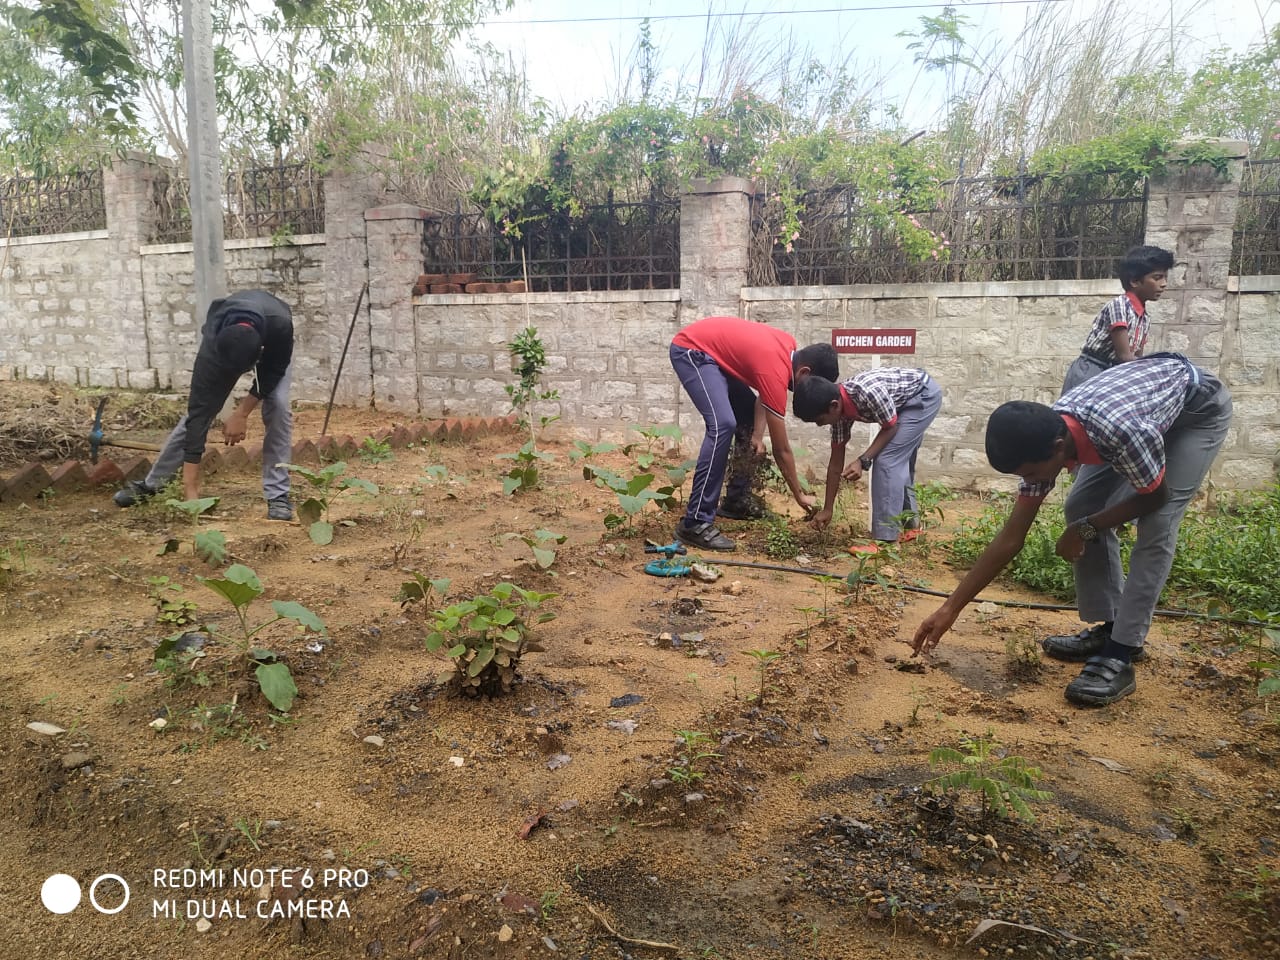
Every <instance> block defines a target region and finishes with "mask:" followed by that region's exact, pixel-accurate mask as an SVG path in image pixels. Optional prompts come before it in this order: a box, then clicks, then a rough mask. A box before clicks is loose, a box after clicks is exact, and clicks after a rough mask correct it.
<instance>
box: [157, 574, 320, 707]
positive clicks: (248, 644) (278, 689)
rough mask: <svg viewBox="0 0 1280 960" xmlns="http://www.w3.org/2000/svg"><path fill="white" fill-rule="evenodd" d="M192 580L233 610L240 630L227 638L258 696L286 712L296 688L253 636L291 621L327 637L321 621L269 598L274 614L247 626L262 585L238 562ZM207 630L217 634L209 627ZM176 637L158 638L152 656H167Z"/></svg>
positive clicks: (285, 670) (300, 607)
mask: <svg viewBox="0 0 1280 960" xmlns="http://www.w3.org/2000/svg"><path fill="white" fill-rule="evenodd" d="M196 579H197V580H199V581H200V582H201V583H203V584H204V585H205V586H206V587H208V588H209V589H210V590H212V591H213V592H214V593H216V594H218V595H219V596H222V597H223V598H225V599H226V600H227V601H228V602H229V603H230V604H231V606H232V607H233V608H234V609H235V612H236V619H237V620H238V622H239V627H240V632H239V635H238V636H230V637H228V638H227V639H229V640H230V641H231V642H232V643H233V644H234V646H235V647H236V648H237V649H238V650H239V653H240V656H241V657H242V658H243V659H244V660H245V661H247V662H248V663H250V664H253V665H254V678H255V679H256V680H257V681H258V686H259V688H260V689H261V690H262V695H263V696H264V697H266V698H267V700H268V702H270V704H271V705H272V706H273V707H275V708H276V709H277V710H279V711H280V712H281V713H286V712H288V710H289V708H290V707H292V706H293V700H294V698H295V697H296V696H297V695H298V687H297V684H295V683H294V680H293V675H292V674H291V673H290V672H289V667H288V665H287V664H285V663H283V662H282V661H281V660H280V658H279V657H278V656H277V655H276V654H275V653H274V652H273V651H271V650H267V649H264V648H262V647H255V646H253V638H254V637H256V636H257V635H258V634H259V633H261V632H262V631H263V630H265V629H266V628H267V627H269V626H271V625H272V624H275V623H279V622H280V621H282V620H288V621H292V622H294V623H296V624H297V625H298V626H299V627H300V628H301V629H302V630H304V631H312V632H314V633H317V634H319V635H320V636H322V637H327V636H328V630H327V629H326V627H325V625H324V621H323V620H321V619H320V618H319V617H318V616H316V615H315V614H314V613H312V612H311V611H310V610H308V609H307V608H306V607H304V606H303V605H302V604H300V603H296V602H294V601H292V600H273V601H271V609H272V610H274V611H275V613H276V615H275V616H274V617H272V618H271V619H270V620H265V621H263V622H262V623H259V624H258V625H257V626H250V624H249V619H248V614H249V607H250V605H251V604H252V603H253V601H254V600H256V599H257V598H258V597H260V596H262V593H263V586H262V582H261V581H260V580H259V579H258V575H257V574H256V573H254V572H253V570H251V569H250V568H248V567H246V566H245V565H244V564H241V563H233V564H232V565H231V566H229V567H228V568H227V569H226V571H225V572H224V573H223V575H222V576H220V577H197V578H196ZM209 632H210V633H213V634H214V636H218V634H216V633H214V631H212V630H210V631H209ZM180 639H181V634H178V635H175V636H172V637H169V638H167V639H165V640H163V641H161V642H160V645H159V646H158V647H156V653H155V656H156V659H157V660H158V659H160V658H161V657H168V656H169V655H170V654H171V653H172V651H173V649H174V647H175V646H176V645H177V643H178V641H179V640H180Z"/></svg>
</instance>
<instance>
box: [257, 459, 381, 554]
mask: <svg viewBox="0 0 1280 960" xmlns="http://www.w3.org/2000/svg"><path fill="white" fill-rule="evenodd" d="M278 466H281V467H284V468H285V469H286V470H288V471H290V472H291V473H296V474H297V475H298V476H300V477H302V479H304V480H306V481H307V483H309V484H310V485H311V488H312V492H311V496H309V497H307V499H305V500H303V501H302V503H300V504H299V505H298V519H299V520H301V521H302V522H303V523H305V524H306V525H307V535H308V536H309V537H311V542H312V543H314V544H316V545H318V546H322V547H323V546H325V545H326V544H330V543H332V542H333V524H332V523H330V522H329V508H330V507H332V506H333V501H334V500H335V499H337V497H338V495H339V494H341V493H343V492H344V491H346V490H363V491H364V492H365V493H368V494H371V495H375V496H376V495H377V493H378V486H377V484H375V483H372V482H370V481H368V480H362V479H361V478H359V477H344V476H343V474H344V473H346V471H347V464H346V461H345V460H339V461H337V462H336V463H330V464H328V465H327V466H324V467H321V468H320V469H319V470H309V469H307V468H306V467H300V466H298V465H297V464H293V463H281V464H278Z"/></svg>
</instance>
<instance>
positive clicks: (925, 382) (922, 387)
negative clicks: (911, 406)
mask: <svg viewBox="0 0 1280 960" xmlns="http://www.w3.org/2000/svg"><path fill="white" fill-rule="evenodd" d="M921 372H922V373H923V371H921ZM932 382H933V381H931V380H930V379H929V375H928V374H927V373H925V374H924V376H923V377H921V378H920V385H919V386H918V387H916V388H915V390H914V391H913V392H912V394H911V396H909V397H907V399H905V400H903V401H902V404H903V406H906V405H907V404H908V403H910V402H911V401H912V400H914V399H915V398H916V397H918V396H920V394H922V393H924V390H925V387H927V386H929V384H930V383H932Z"/></svg>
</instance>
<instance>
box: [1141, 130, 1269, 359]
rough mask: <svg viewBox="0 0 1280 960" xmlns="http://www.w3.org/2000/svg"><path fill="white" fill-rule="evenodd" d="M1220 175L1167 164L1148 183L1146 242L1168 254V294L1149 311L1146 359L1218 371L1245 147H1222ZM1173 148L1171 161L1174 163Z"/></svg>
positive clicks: (1234, 143)
mask: <svg viewBox="0 0 1280 960" xmlns="http://www.w3.org/2000/svg"><path fill="white" fill-rule="evenodd" d="M1218 146H1219V147H1220V148H1221V149H1222V150H1223V151H1224V152H1225V153H1226V155H1227V157H1228V158H1229V159H1228V161H1227V171H1226V175H1225V176H1223V175H1222V174H1219V173H1218V172H1217V171H1215V170H1214V169H1213V167H1211V166H1210V165H1208V164H1205V163H1199V164H1193V165H1187V164H1182V163H1170V164H1169V166H1168V169H1167V171H1166V172H1165V173H1164V174H1163V175H1162V176H1158V177H1152V178H1151V184H1150V187H1149V191H1148V196H1147V233H1146V238H1145V241H1146V243H1148V244H1152V245H1154V246H1158V247H1164V248H1165V249H1166V250H1172V251H1173V257H1174V266H1173V271H1172V273H1171V274H1170V276H1169V289H1168V291H1167V292H1166V293H1165V295H1164V297H1163V298H1162V299H1161V300H1159V301H1158V302H1156V303H1154V304H1152V305H1151V320H1152V330H1151V333H1152V336H1151V340H1150V342H1149V345H1148V348H1147V350H1148V352H1154V351H1155V350H1176V351H1177V352H1178V353H1185V354H1186V355H1187V356H1188V357H1190V358H1191V359H1192V360H1194V361H1195V362H1196V363H1199V364H1202V365H1203V366H1205V367H1206V368H1207V369H1210V370H1214V371H1217V370H1218V369H1219V366H1220V363H1221V360H1222V346H1223V330H1224V324H1225V322H1226V314H1227V275H1228V272H1229V269H1230V265H1231V240H1232V232H1233V231H1234V229H1235V222H1236V207H1237V205H1238V203H1239V198H1240V176H1241V173H1242V172H1243V169H1244V158H1245V156H1246V154H1247V152H1248V145H1247V144H1245V143H1243V142H1240V141H1233V140H1224V141H1221V142H1219V143H1218ZM1178 153H1179V150H1178V147H1177V146H1175V147H1174V149H1173V151H1172V156H1174V157H1176V156H1178Z"/></svg>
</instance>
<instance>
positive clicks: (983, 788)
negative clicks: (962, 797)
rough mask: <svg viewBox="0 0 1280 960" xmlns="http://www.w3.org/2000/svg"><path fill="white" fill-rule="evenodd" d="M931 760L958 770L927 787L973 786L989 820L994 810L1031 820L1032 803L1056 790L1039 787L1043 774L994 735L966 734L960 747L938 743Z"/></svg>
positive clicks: (1047, 797) (1007, 816) (997, 812)
mask: <svg viewBox="0 0 1280 960" xmlns="http://www.w3.org/2000/svg"><path fill="white" fill-rule="evenodd" d="M929 763H931V764H934V765H937V764H941V763H949V764H955V765H957V766H959V767H960V769H959V770H956V771H953V772H952V773H947V774H943V775H942V776H940V777H936V778H935V779H933V780H930V781H928V782H927V783H926V784H925V787H926V788H928V789H930V790H932V791H935V792H945V791H947V790H972V791H974V792H975V793H977V794H978V797H979V800H980V801H981V810H982V813H981V816H982V820H983V822H986V819H987V817H988V815H989V814H990V813H991V812H992V811H994V812H995V813H996V814H997V815H998V816H1000V817H1001V818H1003V819H1005V820H1012V819H1014V818H1019V819H1022V820H1025V821H1027V822H1028V823H1031V822H1033V821H1034V820H1035V814H1034V813H1032V812H1031V806H1030V804H1031V803H1034V802H1036V801H1040V800H1048V799H1050V798H1051V797H1052V796H1053V794H1051V793H1049V792H1048V791H1047V790H1040V789H1038V787H1037V784H1036V781H1038V780H1039V779H1040V778H1041V776H1042V774H1041V773H1040V768H1039V767H1033V766H1031V765H1030V764H1028V763H1027V761H1026V760H1024V759H1022V757H1013V756H1008V755H1007V754H1005V753H1004V752H1003V747H1001V746H1000V744H999V743H997V742H996V740H995V738H994V737H992V736H990V735H988V736H985V737H964V738H963V739H962V740H961V741H960V749H959V750H956V749H954V748H952V747H939V748H938V749H936V750H934V751H932V752H931V753H930V754H929Z"/></svg>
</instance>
